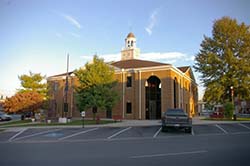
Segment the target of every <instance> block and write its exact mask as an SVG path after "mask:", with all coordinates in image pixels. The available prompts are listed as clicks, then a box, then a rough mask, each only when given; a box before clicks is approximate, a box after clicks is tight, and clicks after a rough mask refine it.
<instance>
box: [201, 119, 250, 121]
mask: <svg viewBox="0 0 250 166" xmlns="http://www.w3.org/2000/svg"><path fill="white" fill-rule="evenodd" d="M202 120H214V121H234V120H233V119H228V118H222V119H221V118H203V119H202ZM236 121H250V118H237V120H236Z"/></svg>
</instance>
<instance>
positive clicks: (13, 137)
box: [8, 128, 27, 142]
mask: <svg viewBox="0 0 250 166" xmlns="http://www.w3.org/2000/svg"><path fill="white" fill-rule="evenodd" d="M25 130H27V128H25V129H22V130H21V131H19V132H18V133H17V134H15V135H14V136H12V137H11V138H10V139H9V140H8V141H9V142H11V141H12V140H13V139H15V138H16V137H17V136H19V135H20V134H22V133H23V132H24V131H25Z"/></svg>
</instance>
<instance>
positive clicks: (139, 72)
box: [138, 70, 142, 119]
mask: <svg viewBox="0 0 250 166" xmlns="http://www.w3.org/2000/svg"><path fill="white" fill-rule="evenodd" d="M138 74H139V119H142V117H141V71H140V70H139V71H138Z"/></svg>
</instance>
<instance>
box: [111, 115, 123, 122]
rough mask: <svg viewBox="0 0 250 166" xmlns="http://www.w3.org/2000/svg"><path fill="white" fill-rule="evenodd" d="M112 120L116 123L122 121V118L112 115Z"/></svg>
mask: <svg viewBox="0 0 250 166" xmlns="http://www.w3.org/2000/svg"><path fill="white" fill-rule="evenodd" d="M113 120H114V121H115V122H118V121H120V122H121V121H122V116H121V115H113Z"/></svg>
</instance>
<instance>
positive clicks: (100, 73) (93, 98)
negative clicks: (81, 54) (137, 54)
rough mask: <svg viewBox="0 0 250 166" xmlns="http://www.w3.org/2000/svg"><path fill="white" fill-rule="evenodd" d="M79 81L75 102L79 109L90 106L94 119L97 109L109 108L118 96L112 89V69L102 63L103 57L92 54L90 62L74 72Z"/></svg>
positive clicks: (113, 78)
mask: <svg viewBox="0 0 250 166" xmlns="http://www.w3.org/2000/svg"><path fill="white" fill-rule="evenodd" d="M74 73H75V75H76V77H77V78H78V81H79V86H77V87H76V88H75V89H76V92H77V93H76V102H77V107H78V108H79V110H80V111H85V110H88V109H90V108H92V112H93V118H94V119H95V116H96V113H97V110H98V109H100V110H105V109H111V108H112V107H113V106H114V105H115V104H116V103H117V101H118V99H119V96H118V93H117V91H116V90H115V89H114V88H115V86H116V84H117V81H116V80H115V74H114V69H113V68H112V67H111V66H109V65H107V64H106V63H104V60H103V59H100V58H98V57H97V56H94V58H93V61H92V62H91V63H86V64H85V68H84V69H82V68H80V69H79V70H76V71H75V72H74Z"/></svg>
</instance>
